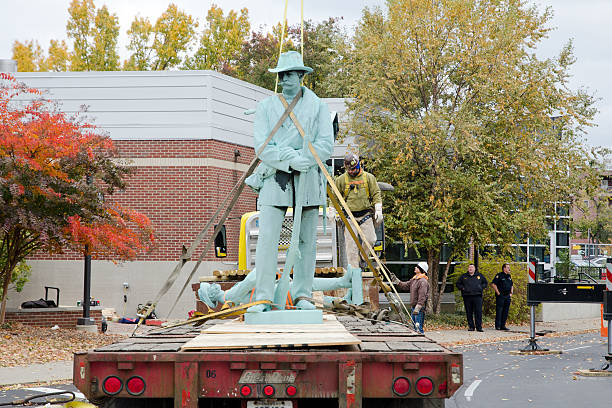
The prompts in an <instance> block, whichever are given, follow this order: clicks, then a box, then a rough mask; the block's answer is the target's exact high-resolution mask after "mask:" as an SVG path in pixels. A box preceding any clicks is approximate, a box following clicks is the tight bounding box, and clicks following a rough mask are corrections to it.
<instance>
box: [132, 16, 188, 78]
mask: <svg viewBox="0 0 612 408" xmlns="http://www.w3.org/2000/svg"><path fill="white" fill-rule="evenodd" d="M197 25H198V24H197V22H196V21H195V20H194V19H193V17H192V16H191V15H189V14H187V13H185V12H184V11H182V10H180V9H179V8H178V7H177V6H176V4H170V5H169V6H168V8H167V9H166V11H164V12H163V13H162V15H161V16H160V17H159V18H158V19H157V21H156V22H155V25H152V24H151V22H150V21H149V19H148V18H143V17H138V16H137V17H136V18H135V19H134V21H133V22H132V24H131V26H130V29H129V30H128V31H127V34H128V39H129V44H128V50H129V51H131V55H130V56H129V58H128V60H127V61H126V62H125V64H124V69H127V70H149V69H150V70H154V71H158V70H164V69H170V68H175V67H178V66H180V65H181V64H183V63H184V61H185V58H186V56H187V53H188V51H189V50H190V46H191V44H192V43H193V42H194V36H195V30H196V28H197Z"/></svg>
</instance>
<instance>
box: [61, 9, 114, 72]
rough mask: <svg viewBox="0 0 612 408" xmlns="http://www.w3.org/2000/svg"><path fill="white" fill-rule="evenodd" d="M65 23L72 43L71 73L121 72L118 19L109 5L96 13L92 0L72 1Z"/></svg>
mask: <svg viewBox="0 0 612 408" xmlns="http://www.w3.org/2000/svg"><path fill="white" fill-rule="evenodd" d="M68 14H69V16H70V17H69V19H68V23H67V24H66V32H67V34H68V38H70V39H72V40H73V43H74V50H73V52H72V54H71V66H70V67H71V70H72V71H115V70H117V69H119V54H118V53H117V39H118V37H119V18H118V17H117V15H116V14H111V13H110V12H109V11H108V8H107V7H106V6H102V7H101V8H99V9H98V10H96V8H95V5H94V3H93V0H80V1H79V0H72V2H71V3H70V6H69V7H68Z"/></svg>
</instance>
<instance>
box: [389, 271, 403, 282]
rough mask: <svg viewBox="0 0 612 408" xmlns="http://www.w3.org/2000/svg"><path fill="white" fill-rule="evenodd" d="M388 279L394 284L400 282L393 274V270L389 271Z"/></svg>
mask: <svg viewBox="0 0 612 408" xmlns="http://www.w3.org/2000/svg"><path fill="white" fill-rule="evenodd" d="M389 279H390V280H391V283H392V284H394V285H397V284H398V283H400V282H401V281H400V280H399V278H398V277H397V276H395V274H394V273H393V272H389Z"/></svg>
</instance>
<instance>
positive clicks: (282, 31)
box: [274, 0, 304, 94]
mask: <svg viewBox="0 0 612 408" xmlns="http://www.w3.org/2000/svg"><path fill="white" fill-rule="evenodd" d="M288 6H289V0H285V11H284V12H283V24H282V29H281V40H280V45H279V47H278V48H279V49H278V58H279V59H280V56H281V54H282V53H283V43H284V42H285V29H286V28H287V7H288ZM300 46H301V50H302V58H304V0H301V1H300ZM303 81H304V78H302V82H303ZM274 93H275V94H277V93H278V74H276V82H275V83H274Z"/></svg>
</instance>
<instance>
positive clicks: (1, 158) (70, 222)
mask: <svg viewBox="0 0 612 408" xmlns="http://www.w3.org/2000/svg"><path fill="white" fill-rule="evenodd" d="M42 96H43V95H42V94H41V92H40V91H38V90H36V89H32V88H29V87H27V86H25V85H23V84H20V83H18V82H17V81H16V80H15V79H14V78H13V77H12V76H10V75H8V74H1V73H0V252H2V253H5V254H6V261H5V262H3V263H2V264H1V265H0V282H1V284H2V285H3V286H2V287H3V288H4V291H3V294H2V307H1V309H0V323H2V322H4V312H5V303H6V293H7V288H8V285H9V284H10V279H11V276H12V273H11V272H12V270H13V269H14V268H15V266H16V265H17V264H18V263H19V262H20V261H22V260H24V259H25V258H26V257H27V256H28V255H29V254H31V253H32V252H34V251H47V252H49V253H61V252H62V251H63V250H65V249H67V248H71V249H74V250H77V251H80V252H83V251H85V249H84V248H86V247H87V248H88V249H89V251H90V253H91V255H92V256H94V257H105V258H110V259H118V260H129V259H132V258H134V257H135V256H136V255H137V254H138V253H139V252H141V251H147V250H148V249H150V248H151V245H152V244H153V242H154V235H153V230H152V227H151V223H150V221H149V219H148V218H147V217H146V216H144V215H142V214H139V213H137V212H136V211H133V210H130V209H128V208H124V207H122V206H121V205H119V204H118V203H117V202H114V201H112V200H109V199H108V198H109V196H111V195H112V194H113V193H114V192H115V191H118V190H121V189H123V188H124V187H125V181H124V179H125V177H126V175H127V174H128V170H127V169H126V168H125V167H122V166H120V165H118V164H117V163H116V161H114V160H113V157H114V156H115V150H114V149H113V144H112V141H111V139H110V138H109V137H108V136H106V135H104V134H102V133H101V132H100V130H99V129H96V128H95V127H94V126H93V125H91V124H89V123H87V121H86V120H85V119H84V118H83V115H81V114H78V115H75V116H69V115H67V114H65V113H63V112H61V111H59V110H58V108H57V106H55V105H54V104H52V103H51V102H49V101H48V100H45V99H44V98H43V97H42Z"/></svg>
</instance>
